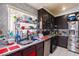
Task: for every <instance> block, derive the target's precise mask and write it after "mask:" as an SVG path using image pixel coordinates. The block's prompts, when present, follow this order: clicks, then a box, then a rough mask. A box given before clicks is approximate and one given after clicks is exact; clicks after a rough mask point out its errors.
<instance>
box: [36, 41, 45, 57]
mask: <svg viewBox="0 0 79 59" xmlns="http://www.w3.org/2000/svg"><path fill="white" fill-rule="evenodd" d="M36 52H37V56H43V55H44V43H43V42H41V43H39V44H37V45H36Z"/></svg>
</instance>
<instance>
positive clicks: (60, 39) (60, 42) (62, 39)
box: [57, 36, 68, 48]
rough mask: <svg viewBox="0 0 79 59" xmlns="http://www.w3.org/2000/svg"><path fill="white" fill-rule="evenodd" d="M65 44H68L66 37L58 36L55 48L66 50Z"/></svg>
mask: <svg viewBox="0 0 79 59" xmlns="http://www.w3.org/2000/svg"><path fill="white" fill-rule="evenodd" d="M67 44H68V37H66V36H58V42H57V46H60V47H63V48H67Z"/></svg>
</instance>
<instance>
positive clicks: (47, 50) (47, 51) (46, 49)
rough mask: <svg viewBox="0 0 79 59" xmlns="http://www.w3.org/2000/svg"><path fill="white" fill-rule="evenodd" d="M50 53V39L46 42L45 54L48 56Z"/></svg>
mask: <svg viewBox="0 0 79 59" xmlns="http://www.w3.org/2000/svg"><path fill="white" fill-rule="evenodd" d="M49 54H50V39H49V40H46V41H45V42H44V56H48V55H49Z"/></svg>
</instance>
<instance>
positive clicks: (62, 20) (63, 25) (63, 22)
mask: <svg viewBox="0 0 79 59" xmlns="http://www.w3.org/2000/svg"><path fill="white" fill-rule="evenodd" d="M55 25H57V28H58V29H68V24H67V15H63V16H59V17H56V18H55Z"/></svg>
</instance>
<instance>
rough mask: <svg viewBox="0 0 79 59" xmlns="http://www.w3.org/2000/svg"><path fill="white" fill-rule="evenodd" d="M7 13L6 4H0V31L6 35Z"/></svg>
mask: <svg viewBox="0 0 79 59" xmlns="http://www.w3.org/2000/svg"><path fill="white" fill-rule="evenodd" d="M7 20H8V12H7V7H6V4H0V29H1V30H2V31H3V33H6V32H7V30H8V21H7Z"/></svg>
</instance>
